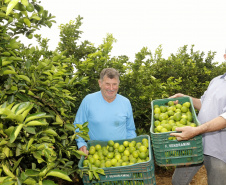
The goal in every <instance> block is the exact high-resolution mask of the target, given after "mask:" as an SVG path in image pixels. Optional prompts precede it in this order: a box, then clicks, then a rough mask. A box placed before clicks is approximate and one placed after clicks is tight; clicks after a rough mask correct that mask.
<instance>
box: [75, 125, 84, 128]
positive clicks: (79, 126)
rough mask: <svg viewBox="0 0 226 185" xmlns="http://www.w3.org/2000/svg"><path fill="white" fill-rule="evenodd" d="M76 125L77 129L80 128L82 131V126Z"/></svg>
mask: <svg viewBox="0 0 226 185" xmlns="http://www.w3.org/2000/svg"><path fill="white" fill-rule="evenodd" d="M75 125H76V127H78V128H79V129H82V128H83V127H82V125H81V124H75Z"/></svg>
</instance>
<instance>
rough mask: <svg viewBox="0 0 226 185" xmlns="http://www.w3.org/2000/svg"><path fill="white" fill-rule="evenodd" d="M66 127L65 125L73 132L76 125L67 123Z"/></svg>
mask: <svg viewBox="0 0 226 185" xmlns="http://www.w3.org/2000/svg"><path fill="white" fill-rule="evenodd" d="M64 127H65V128H66V129H68V130H70V131H72V132H74V131H75V127H74V125H72V124H69V123H67V124H65V125H64Z"/></svg>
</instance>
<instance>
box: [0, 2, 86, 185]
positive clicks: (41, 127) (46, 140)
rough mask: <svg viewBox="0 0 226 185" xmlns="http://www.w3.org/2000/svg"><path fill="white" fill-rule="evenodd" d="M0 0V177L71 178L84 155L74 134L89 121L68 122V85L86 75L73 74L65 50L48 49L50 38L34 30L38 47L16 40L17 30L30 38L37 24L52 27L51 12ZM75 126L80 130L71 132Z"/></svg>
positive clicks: (28, 180) (15, 180) (30, 180)
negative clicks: (44, 37) (75, 123)
mask: <svg viewBox="0 0 226 185" xmlns="http://www.w3.org/2000/svg"><path fill="white" fill-rule="evenodd" d="M0 2H1V5H2V6H1V13H2V14H1V17H0V21H1V22H2V23H3V24H1V32H0V37H1V43H0V44H1V45H0V56H1V59H0V105H1V108H0V128H1V129H0V130H1V132H0V136H1V137H0V143H1V144H0V153H1V156H0V159H1V160H0V161H1V162H0V182H1V184H2V183H3V184H4V183H5V184H49V183H50V184H54V182H53V181H51V179H53V178H51V177H55V178H56V177H57V178H62V179H64V180H67V181H72V180H71V179H70V177H69V175H70V174H73V173H74V172H75V171H76V170H77V165H76V164H77V163H78V160H79V158H80V156H81V155H83V153H81V152H80V151H78V150H77V146H76V142H75V138H77V137H78V136H81V137H83V138H85V139H86V140H87V139H89V137H88V134H87V133H88V128H87V124H88V123H84V125H78V127H75V126H74V125H73V124H72V123H73V119H74V114H75V113H74V112H75V104H74V103H73V102H74V101H75V97H73V95H72V94H71V90H73V89H74V86H75V84H80V83H84V81H82V80H79V79H77V76H76V75H74V74H73V68H72V63H71V58H69V57H66V56H65V55H64V53H65V52H54V51H49V50H48V39H42V38H41V36H40V35H35V37H36V39H37V41H38V43H39V47H33V46H28V47H24V45H23V44H21V43H20V42H19V41H18V34H25V35H26V36H28V38H30V34H31V33H33V32H34V31H35V30H36V29H38V28H39V27H40V26H46V25H47V26H49V27H51V24H50V23H52V22H54V21H53V20H52V18H54V17H53V16H51V14H48V12H47V11H46V10H44V9H43V8H42V7H41V6H40V5H38V3H36V1H35V0H33V1H32V2H30V3H28V1H26V0H24V1H21V2H19V1H15V0H13V1H0ZM9 7H11V8H12V9H11V10H10V11H9V9H8V8H9ZM32 7H34V9H32ZM27 9H28V10H27ZM32 10H33V11H32ZM6 14H7V15H6ZM77 128H79V129H80V131H81V132H78V133H75V132H74V131H75V129H77Z"/></svg>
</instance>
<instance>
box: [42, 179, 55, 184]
mask: <svg viewBox="0 0 226 185" xmlns="http://www.w3.org/2000/svg"><path fill="white" fill-rule="evenodd" d="M42 185H57V184H55V183H54V181H51V180H44V181H43V182H42Z"/></svg>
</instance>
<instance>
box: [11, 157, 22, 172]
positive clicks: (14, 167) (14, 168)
mask: <svg viewBox="0 0 226 185" xmlns="http://www.w3.org/2000/svg"><path fill="white" fill-rule="evenodd" d="M22 159H23V157H21V158H19V159H18V161H16V162H15V163H14V166H13V169H12V172H14V171H15V170H16V168H17V166H18V165H19V164H20V161H21V160H22Z"/></svg>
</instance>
